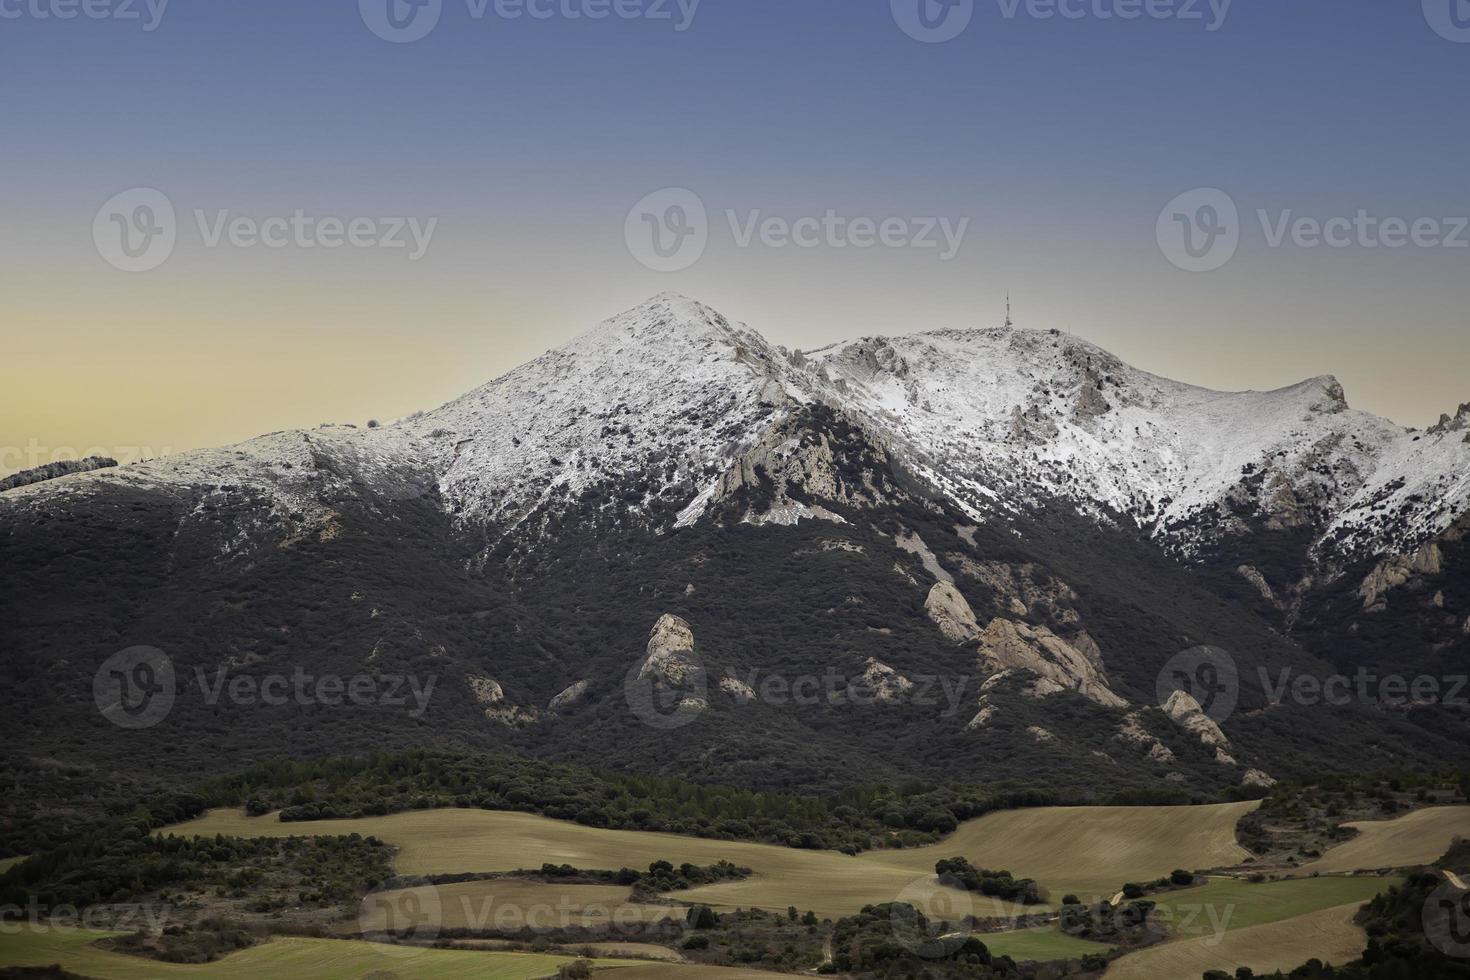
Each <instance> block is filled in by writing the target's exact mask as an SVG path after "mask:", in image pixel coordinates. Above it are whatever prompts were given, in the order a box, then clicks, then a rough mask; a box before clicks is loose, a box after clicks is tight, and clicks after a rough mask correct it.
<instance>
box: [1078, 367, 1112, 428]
mask: <svg viewBox="0 0 1470 980" xmlns="http://www.w3.org/2000/svg"><path fill="white" fill-rule="evenodd" d="M1112 410H1113V406H1111V405H1109V404H1108V400H1107V398H1105V397H1103V393H1102V387H1101V385H1100V384H1099V382H1098V380H1097V379H1092V378H1090V379H1088V381H1087V382H1086V383H1085V384H1083V385H1082V388H1081V389H1080V390H1079V391H1078V392H1077V404H1076V406H1074V408H1073V410H1072V417H1073V418H1074V419H1076V420H1077V421H1079V422H1080V421H1085V420H1086V419H1095V418H1097V417H1098V416H1099V415H1106V414H1107V413H1108V412H1110V411H1112Z"/></svg>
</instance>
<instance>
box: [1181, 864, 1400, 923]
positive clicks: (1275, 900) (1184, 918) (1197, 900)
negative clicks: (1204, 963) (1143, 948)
mask: <svg viewBox="0 0 1470 980" xmlns="http://www.w3.org/2000/svg"><path fill="white" fill-rule="evenodd" d="M1398 880H1399V879H1397V878H1376V877H1367V876H1365V877H1353V878H1349V877H1322V878H1289V879H1286V880H1284V881H1268V882H1262V883H1261V884H1258V885H1253V884H1251V883H1250V882H1249V881H1246V880H1245V879H1243V878H1212V879H1210V882H1209V884H1206V885H1202V886H1200V887H1198V888H1186V889H1183V890H1181V891H1177V892H1165V893H1163V894H1160V895H1156V896H1154V897H1153V900H1154V901H1156V902H1158V908H1157V910H1156V912H1155V916H1156V917H1157V919H1158V920H1159V921H1161V922H1165V923H1167V924H1168V925H1170V926H1171V927H1172V928H1173V930H1174V932H1175V934H1176V935H1178V936H1179V937H1181V938H1190V937H1196V936H1214V935H1216V934H1217V933H1220V932H1226V931H1230V930H1234V929H1245V928H1248V927H1250V926H1257V925H1265V924H1269V923H1272V922H1281V921H1284V920H1286V919H1294V918H1296V917H1298V916H1302V915H1308V914H1310V913H1313V912H1320V911H1321V910H1323V909H1328V908H1334V907H1337V906H1340V905H1346V904H1349V903H1357V904H1362V903H1363V902H1366V901H1368V899H1370V898H1372V897H1373V896H1374V895H1377V894H1378V893H1379V892H1381V891H1384V890H1386V889H1387V888H1389V887H1390V886H1392V885H1395V884H1398Z"/></svg>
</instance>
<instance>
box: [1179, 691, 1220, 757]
mask: <svg viewBox="0 0 1470 980" xmlns="http://www.w3.org/2000/svg"><path fill="white" fill-rule="evenodd" d="M1163 707H1164V714H1166V715H1168V716H1169V718H1170V720H1171V721H1173V722H1174V724H1176V725H1178V726H1179V727H1180V728H1182V729H1184V730H1185V731H1186V732H1188V733H1189V734H1191V735H1193V736H1194V737H1195V738H1198V739H1199V740H1200V741H1201V742H1203V743H1205V744H1206V745H1208V746H1211V747H1213V748H1215V749H1217V750H1218V749H1224V748H1229V746H1230V739H1228V738H1226V737H1225V733H1224V732H1223V731H1221V730H1220V726H1219V725H1217V724H1215V720H1214V719H1213V718H1211V717H1210V716H1209V715H1207V714H1205V712H1204V709H1203V708H1201V707H1200V706H1199V702H1198V701H1196V700H1195V699H1194V697H1193V696H1192V695H1190V693H1189V692H1188V691H1175V692H1174V693H1173V694H1171V695H1169V700H1167V701H1165V702H1164V705H1163ZM1232 761H1233V760H1232Z"/></svg>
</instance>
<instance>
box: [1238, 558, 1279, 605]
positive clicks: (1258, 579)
mask: <svg viewBox="0 0 1470 980" xmlns="http://www.w3.org/2000/svg"><path fill="white" fill-rule="evenodd" d="M1235 572H1236V574H1237V575H1239V576H1240V577H1241V578H1243V579H1245V580H1246V581H1247V582H1249V583H1250V584H1251V585H1253V586H1255V589H1256V591H1257V592H1259V593H1261V598H1263V599H1265V600H1266V601H1267V602H1269V603H1271V605H1273V606H1274V605H1277V602H1276V593H1275V592H1274V591H1273V590H1272V589H1271V583H1270V582H1267V581H1266V576H1264V575H1262V574H1261V573H1260V572H1259V571H1257V570H1256V569H1255V568H1253V567H1252V566H1250V565H1241V566H1240V567H1239V568H1237V569H1236V570H1235Z"/></svg>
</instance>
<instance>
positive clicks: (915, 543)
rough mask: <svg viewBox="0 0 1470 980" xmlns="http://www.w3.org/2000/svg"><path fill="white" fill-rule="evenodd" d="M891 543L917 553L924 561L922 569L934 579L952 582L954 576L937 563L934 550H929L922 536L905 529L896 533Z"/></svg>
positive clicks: (913, 553)
mask: <svg viewBox="0 0 1470 980" xmlns="http://www.w3.org/2000/svg"><path fill="white" fill-rule="evenodd" d="M893 543H894V544H896V545H898V546H899V547H900V548H902V549H903V550H904V551H907V552H908V553H909V554H912V555H918V556H919V561H921V562H923V563H924V570H925V571H927V572H928V573H929V574H930V575H932V576H934V579H935V581H938V582H948V583H949V584H951V585H953V584H954V576H953V575H951V574H949V572H948V571H946V570H945V568H944V566H943V565H941V564H939V559H938V558H936V557H934V552H933V551H931V550H929V546H928V545H927V544H925V543H924V539H923V538H921V537H919V536H918V535H917V534H914V533H912V532H910V531H905V532H903V533H902V534H899V535H896V536H895V537H894V539H893Z"/></svg>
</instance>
